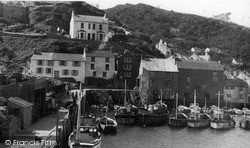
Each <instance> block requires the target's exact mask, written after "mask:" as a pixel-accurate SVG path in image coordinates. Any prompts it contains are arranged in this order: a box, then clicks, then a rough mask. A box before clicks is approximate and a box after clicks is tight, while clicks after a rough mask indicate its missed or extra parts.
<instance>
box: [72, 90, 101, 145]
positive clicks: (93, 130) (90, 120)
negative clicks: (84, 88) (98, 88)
mask: <svg viewBox="0 0 250 148" xmlns="http://www.w3.org/2000/svg"><path fill="white" fill-rule="evenodd" d="M79 93H80V95H78V103H77V104H78V115H77V125H76V129H75V130H74V131H73V132H72V133H71V134H70V135H69V138H68V146H69V148H86V147H88V148H101V143H102V138H101V134H100V133H99V131H98V128H97V126H96V119H95V117H94V116H87V117H85V116H84V110H85V99H86V98H85V97H83V95H82V92H81V91H79ZM83 94H86V93H83ZM82 98H83V100H82ZM82 107H83V110H82V109H81V108H82ZM81 111H83V112H82V113H81ZM81 114H83V115H81ZM85 119H86V120H85Z"/></svg>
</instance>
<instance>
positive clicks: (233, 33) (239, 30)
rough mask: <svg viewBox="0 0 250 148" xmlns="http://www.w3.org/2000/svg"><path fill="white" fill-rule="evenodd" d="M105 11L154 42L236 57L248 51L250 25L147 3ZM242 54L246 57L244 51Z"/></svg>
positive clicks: (121, 6) (182, 48)
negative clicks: (209, 48) (222, 51)
mask: <svg viewBox="0 0 250 148" xmlns="http://www.w3.org/2000/svg"><path fill="white" fill-rule="evenodd" d="M105 12H106V13H107V14H108V15H109V16H110V17H113V18H116V19H117V20H120V21H121V22H123V24H125V25H126V26H130V27H131V28H133V29H134V30H137V31H139V32H144V33H145V34H146V35H148V36H150V39H151V40H153V41H154V42H158V41H159V40H160V39H163V40H172V42H175V43H177V46H178V48H179V49H181V50H190V49H191V47H200V48H206V47H217V48H220V49H222V50H224V53H226V54H227V53H230V55H231V56H232V57H234V56H236V53H237V51H238V50H239V49H242V48H245V50H246V49H247V47H246V46H248V44H249V42H250V29H249V28H246V27H243V26H239V25H236V24H233V23H228V22H222V21H219V20H215V19H211V18H206V17H201V16H197V15H192V14H183V13H176V12H174V11H166V10H162V9H159V8H155V7H152V6H149V5H145V4H137V5H131V4H125V5H118V6H115V7H113V8H110V9H107V10H105ZM173 28H175V29H179V32H178V33H171V29H173ZM248 49H249V48H248ZM240 55H241V56H243V57H244V54H243V52H240ZM247 57H248V55H247ZM244 58H246V57H244Z"/></svg>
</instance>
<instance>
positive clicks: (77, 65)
mask: <svg viewBox="0 0 250 148" xmlns="http://www.w3.org/2000/svg"><path fill="white" fill-rule="evenodd" d="M72 66H74V67H80V66H81V62H80V61H73V62H72Z"/></svg>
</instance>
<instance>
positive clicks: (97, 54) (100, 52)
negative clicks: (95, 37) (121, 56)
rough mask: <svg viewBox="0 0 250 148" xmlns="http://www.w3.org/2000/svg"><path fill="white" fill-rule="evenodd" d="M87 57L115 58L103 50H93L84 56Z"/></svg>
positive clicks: (112, 54)
mask: <svg viewBox="0 0 250 148" xmlns="http://www.w3.org/2000/svg"><path fill="white" fill-rule="evenodd" d="M86 56H87V57H104V58H115V54H114V53H112V52H110V51H105V50H95V51H92V52H89V53H87V54H86Z"/></svg>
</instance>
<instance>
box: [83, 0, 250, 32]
mask: <svg viewBox="0 0 250 148" xmlns="http://www.w3.org/2000/svg"><path fill="white" fill-rule="evenodd" d="M85 1H86V2H87V3H89V4H93V5H95V4H98V5H99V8H100V9H107V8H112V7H114V6H116V5H119V4H126V3H129V4H138V3H144V4H148V5H151V6H154V7H158V8H161V9H165V10H173V11H175V12H181V13H190V14H196V15H200V16H205V17H213V16H214V15H219V14H223V13H227V12H231V15H230V16H229V17H230V20H231V21H232V22H234V23H237V24H239V25H243V26H247V27H250V0H85Z"/></svg>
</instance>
